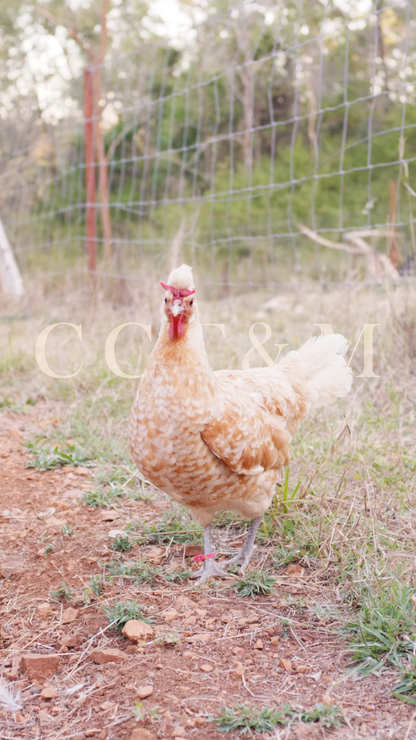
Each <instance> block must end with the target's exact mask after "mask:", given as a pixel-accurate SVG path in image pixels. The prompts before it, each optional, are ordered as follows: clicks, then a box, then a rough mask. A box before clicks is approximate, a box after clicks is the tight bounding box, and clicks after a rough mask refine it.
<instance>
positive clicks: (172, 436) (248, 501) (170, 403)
mask: <svg viewBox="0 0 416 740" xmlns="http://www.w3.org/2000/svg"><path fill="white" fill-rule="evenodd" d="M162 286H163V288H165V290H166V293H165V299H164V303H163V304H162V326H161V329H160V333H159V338H158V340H157V342H156V345H155V347H154V349H153V352H152V354H151V356H150V358H149V362H148V364H147V367H146V370H145V373H144V375H143V378H142V381H141V384H140V388H139V391H138V393H137V396H136V399H135V401H134V405H133V408H132V412H131V417H130V447H131V454H132V457H133V459H134V460H135V462H136V463H137V466H138V468H139V469H140V470H141V471H142V473H143V474H144V475H145V476H146V478H148V479H149V480H150V481H151V482H152V483H153V484H154V485H155V486H157V488H160V489H161V490H162V491H164V492H165V493H167V494H168V495H169V496H171V497H172V498H173V499H174V500H175V501H177V502H178V503H180V504H182V505H183V506H186V507H187V508H188V509H189V511H190V513H191V515H192V517H193V519H194V520H195V521H196V522H197V523H198V524H200V525H202V526H203V527H204V553H205V555H206V556H208V555H211V557H209V558H205V560H204V563H203V566H202V569H201V571H200V572H199V575H200V581H201V582H202V581H205V580H206V579H207V578H209V577H210V576H215V575H225V571H224V570H222V569H221V568H220V567H219V566H218V565H217V563H216V562H215V560H214V559H213V557H212V551H213V547H212V541H211V522H212V520H213V518H214V516H215V514H217V513H218V512H220V511H226V510H227V511H232V512H236V513H238V514H241V515H242V516H244V517H246V518H248V519H251V525H250V529H249V532H248V535H247V539H246V542H245V543H244V546H243V548H242V549H241V551H240V553H239V554H238V555H237V556H236V557H235V558H232V559H231V560H230V561H228V564H230V563H235V562H238V563H239V564H240V565H241V569H242V570H244V569H245V568H246V566H247V564H248V562H249V560H250V556H251V553H252V550H253V545H254V539H255V536H256V532H257V529H258V527H259V524H260V522H261V519H262V516H263V514H264V512H265V511H266V510H267V509H268V508H269V506H270V504H271V502H272V499H273V496H274V493H275V486H276V480H277V476H278V472H279V470H280V469H281V468H282V467H283V466H286V465H288V464H289V443H290V441H291V439H292V435H293V434H294V433H295V432H296V431H297V430H298V428H299V425H300V423H301V422H302V420H303V419H305V417H306V416H307V414H308V413H309V411H310V410H311V409H312V408H317V407H320V406H325V405H326V404H329V403H331V402H332V401H334V400H335V399H336V398H341V397H343V396H345V395H346V394H347V393H348V392H349V390H350V388H351V383H352V372H351V370H350V368H348V367H347V365H346V362H345V360H344V355H345V353H346V350H347V342H346V339H345V338H344V337H343V336H341V335H339V334H334V335H332V336H329V337H314V338H312V339H310V340H309V341H307V342H306V344H304V345H303V347H301V349H300V350H298V351H297V352H289V354H288V355H287V356H286V357H285V358H284V359H283V360H281V361H280V362H279V364H278V365H276V366H274V367H271V368H269V367H267V368H254V369H252V370H249V371H238V370H221V371H219V372H214V371H213V370H212V368H211V367H210V364H209V361H208V357H207V355H206V352H205V347H204V339H203V336H202V330H201V326H200V323H199V316H198V306H197V303H196V300H195V296H194V293H195V289H194V283H193V277H192V269H191V268H190V267H188V266H187V265H182V266H181V267H179V268H177V269H176V270H173V272H172V273H171V275H170V276H169V279H168V283H167V284H166V285H165V284H164V283H162ZM221 565H224V563H222V564H221Z"/></svg>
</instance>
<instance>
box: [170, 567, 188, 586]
mask: <svg viewBox="0 0 416 740" xmlns="http://www.w3.org/2000/svg"><path fill="white" fill-rule="evenodd" d="M192 574H193V571H192V570H188V569H185V570H181V569H179V568H178V569H177V570H172V571H170V572H169V571H167V570H165V572H164V573H163V577H164V579H165V580H166V581H169V583H183V581H187V580H188V579H189V578H190V577H191V576H192Z"/></svg>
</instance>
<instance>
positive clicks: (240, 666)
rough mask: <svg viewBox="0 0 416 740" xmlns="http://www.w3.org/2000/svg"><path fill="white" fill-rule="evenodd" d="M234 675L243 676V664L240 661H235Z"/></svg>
mask: <svg viewBox="0 0 416 740" xmlns="http://www.w3.org/2000/svg"><path fill="white" fill-rule="evenodd" d="M234 675H235V676H239V677H240V678H241V676H244V666H243V664H242V663H237V665H236V667H235V671H234Z"/></svg>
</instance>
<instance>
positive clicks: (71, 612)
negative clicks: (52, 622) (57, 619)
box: [62, 606, 79, 624]
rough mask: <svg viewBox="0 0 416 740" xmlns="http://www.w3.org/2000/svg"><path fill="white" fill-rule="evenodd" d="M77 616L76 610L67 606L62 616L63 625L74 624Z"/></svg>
mask: <svg viewBox="0 0 416 740" xmlns="http://www.w3.org/2000/svg"><path fill="white" fill-rule="evenodd" d="M78 614H79V611H78V609H74V607H73V606H69V607H68V609H65V611H64V612H63V614H62V621H63V623H64V624H70V623H71V622H75V620H76V619H78Z"/></svg>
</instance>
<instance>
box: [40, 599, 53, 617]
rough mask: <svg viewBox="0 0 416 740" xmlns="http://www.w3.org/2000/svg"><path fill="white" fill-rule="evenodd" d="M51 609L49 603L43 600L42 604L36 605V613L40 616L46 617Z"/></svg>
mask: <svg viewBox="0 0 416 740" xmlns="http://www.w3.org/2000/svg"><path fill="white" fill-rule="evenodd" d="M51 611H52V607H51V605H50V604H49V603H48V602H47V601H45V602H44V603H43V604H39V606H38V614H39V616H40V617H47V616H48V614H50V613H51Z"/></svg>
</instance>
